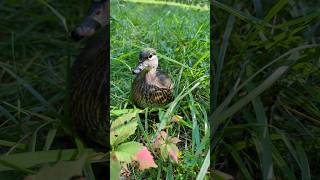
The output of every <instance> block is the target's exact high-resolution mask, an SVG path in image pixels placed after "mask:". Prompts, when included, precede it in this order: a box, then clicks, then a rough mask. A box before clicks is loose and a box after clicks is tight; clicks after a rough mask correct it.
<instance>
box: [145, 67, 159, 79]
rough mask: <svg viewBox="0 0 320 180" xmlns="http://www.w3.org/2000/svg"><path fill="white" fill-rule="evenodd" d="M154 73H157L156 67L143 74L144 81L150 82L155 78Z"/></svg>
mask: <svg viewBox="0 0 320 180" xmlns="http://www.w3.org/2000/svg"><path fill="white" fill-rule="evenodd" d="M156 74H157V68H152V69H150V70H149V71H148V72H147V73H146V75H145V77H146V81H147V82H152V81H153V80H154V79H155V78H156Z"/></svg>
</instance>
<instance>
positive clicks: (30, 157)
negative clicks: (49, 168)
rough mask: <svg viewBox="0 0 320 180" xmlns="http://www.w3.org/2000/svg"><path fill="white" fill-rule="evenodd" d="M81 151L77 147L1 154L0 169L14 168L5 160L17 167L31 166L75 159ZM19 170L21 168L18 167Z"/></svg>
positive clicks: (88, 150) (88, 151)
mask: <svg viewBox="0 0 320 180" xmlns="http://www.w3.org/2000/svg"><path fill="white" fill-rule="evenodd" d="M92 152H93V150H92V149H86V150H85V153H92ZM78 153H79V151H78V150H77V149H65V150H52V151H39V152H26V153H17V154H11V155H2V156H0V171H7V170H14V169H15V168H14V167H13V166H8V165H7V164H6V163H4V162H10V163H11V164H13V165H15V166H16V167H21V168H30V167H33V166H35V165H39V164H42V163H51V162H56V161H59V160H66V161H67V160H73V159H74V157H75V156H76V155H77V154H78ZM18 170H19V169H18Z"/></svg>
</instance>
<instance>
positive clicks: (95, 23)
mask: <svg viewBox="0 0 320 180" xmlns="http://www.w3.org/2000/svg"><path fill="white" fill-rule="evenodd" d="M105 9H106V1H97V2H93V3H92V5H91V7H90V8H89V11H88V13H87V15H86V18H85V19H84V20H83V21H82V22H81V23H80V24H79V25H78V26H77V27H76V28H75V29H74V30H73V31H72V32H71V36H72V38H73V39H74V40H76V41H78V40H80V39H82V38H84V37H89V36H91V35H93V34H94V33H95V32H96V31H97V30H98V29H100V28H101V26H102V24H101V23H102V21H104V20H103V19H105V18H107V17H103V16H106V15H105ZM98 10H100V15H96V13H97V11H98ZM99 21H101V22H99ZM105 21H106V20H105Z"/></svg>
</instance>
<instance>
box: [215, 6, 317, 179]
mask: <svg viewBox="0 0 320 180" xmlns="http://www.w3.org/2000/svg"><path fill="white" fill-rule="evenodd" d="M312 2H313V3H315V5H316V4H318V3H317V2H316V1H312ZM212 7H213V8H214V9H213V14H212V18H213V19H214V20H215V24H213V27H214V31H213V32H214V37H215V39H213V41H214V42H213V43H214V44H215V46H214V58H215V60H216V64H217V66H216V71H215V72H216V74H215V77H214V82H215V84H214V90H213V94H214V103H213V108H214V113H213V114H212V116H211V117H210V121H211V122H212V124H211V129H212V137H213V139H212V144H211V145H212V146H211V149H212V150H213V152H212V153H211V160H212V161H211V162H212V164H211V168H212V170H213V171H212V172H213V174H214V175H215V176H216V177H223V178H227V179H230V178H232V177H231V176H233V178H235V179H316V178H317V177H319V172H318V170H317V168H314V166H312V164H314V163H317V162H319V161H318V157H319V156H318V151H319V136H318V132H319V128H318V127H317V126H318V123H319V120H320V116H319V114H318V113H317V112H318V111H319V105H320V101H319V99H318V98H315V97H317V96H319V92H320V91H319V92H316V91H314V90H315V89H319V72H317V71H315V70H314V69H319V63H317V61H318V60H319V52H320V51H319V45H318V43H319V35H318V34H317V33H316V32H318V31H319V28H318V23H317V21H318V20H319V11H318V9H317V8H315V7H316V6H311V4H309V3H304V2H298V1H290V0H289V1H287V0H280V1H277V2H267V1H260V0H257V1H252V2H251V1H250V2H243V1H233V2H231V1H225V2H221V1H212ZM317 7H319V6H317ZM306 87H308V88H306ZM302 99H303V100H302ZM311 142H313V143H311ZM226 173H227V174H229V175H227V174H226ZM230 175H231V176H230Z"/></svg>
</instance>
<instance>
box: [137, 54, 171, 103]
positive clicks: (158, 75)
mask: <svg viewBox="0 0 320 180" xmlns="http://www.w3.org/2000/svg"><path fill="white" fill-rule="evenodd" d="M133 73H134V74H136V77H135V79H134V81H133V83H132V90H131V99H132V101H133V103H134V104H135V105H136V106H138V107H140V108H146V107H151V108H152V107H162V106H164V105H166V104H168V103H169V102H171V101H172V98H173V96H172V92H173V83H172V81H171V79H170V78H169V77H168V76H167V75H166V74H165V73H164V72H162V71H160V70H159V69H158V57H157V54H156V50H155V49H153V48H145V49H143V50H142V51H141V52H140V55H139V63H138V65H137V67H136V68H135V69H134V70H133Z"/></svg>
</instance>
